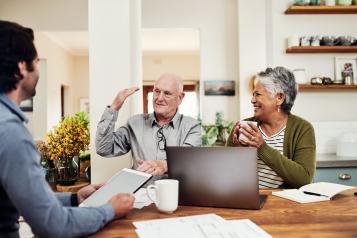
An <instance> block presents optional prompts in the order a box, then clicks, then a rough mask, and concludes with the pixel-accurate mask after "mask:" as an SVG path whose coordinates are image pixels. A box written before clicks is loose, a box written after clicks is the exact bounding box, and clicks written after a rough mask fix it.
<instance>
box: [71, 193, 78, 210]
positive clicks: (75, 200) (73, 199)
mask: <svg viewBox="0 0 357 238" xmlns="http://www.w3.org/2000/svg"><path fill="white" fill-rule="evenodd" d="M71 205H72V207H78V194H77V193H72V194H71Z"/></svg>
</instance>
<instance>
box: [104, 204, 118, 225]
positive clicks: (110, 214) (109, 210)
mask: <svg viewBox="0 0 357 238" xmlns="http://www.w3.org/2000/svg"><path fill="white" fill-rule="evenodd" d="M101 207H102V208H103V211H104V213H105V217H106V218H107V219H108V221H111V220H113V219H114V217H115V211H114V208H113V207H112V205H110V204H109V203H107V204H105V205H103V206H101Z"/></svg>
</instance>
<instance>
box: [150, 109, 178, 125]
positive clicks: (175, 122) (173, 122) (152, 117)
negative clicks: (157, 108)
mask: <svg viewBox="0 0 357 238" xmlns="http://www.w3.org/2000/svg"><path fill="white" fill-rule="evenodd" d="M180 118H181V114H180V113H178V110H177V111H176V114H175V116H174V117H173V118H172V119H171V121H170V122H169V125H170V126H172V127H173V128H176V127H177V126H178V124H179V119H180ZM149 121H150V125H151V126H154V125H155V124H156V125H159V124H158V123H157V120H156V116H155V113H151V114H150V115H149Z"/></svg>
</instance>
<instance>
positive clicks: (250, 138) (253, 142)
mask: <svg viewBox="0 0 357 238" xmlns="http://www.w3.org/2000/svg"><path fill="white" fill-rule="evenodd" d="M248 125H249V126H245V125H239V129H238V130H239V133H242V134H243V135H245V136H246V139H247V140H246V141H244V142H245V143H244V144H246V145H248V146H252V147H255V148H259V147H260V146H261V145H262V144H264V143H265V141H264V139H263V136H262V134H261V132H260V131H259V128H258V127H257V126H256V125H254V124H253V123H251V122H248Z"/></svg>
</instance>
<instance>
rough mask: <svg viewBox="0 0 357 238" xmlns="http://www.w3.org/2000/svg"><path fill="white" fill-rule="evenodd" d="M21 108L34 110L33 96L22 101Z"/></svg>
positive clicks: (24, 110)
mask: <svg viewBox="0 0 357 238" xmlns="http://www.w3.org/2000/svg"><path fill="white" fill-rule="evenodd" d="M20 109H21V110H22V111H23V112H33V98H30V99H27V100H24V101H22V102H21V103H20Z"/></svg>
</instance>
